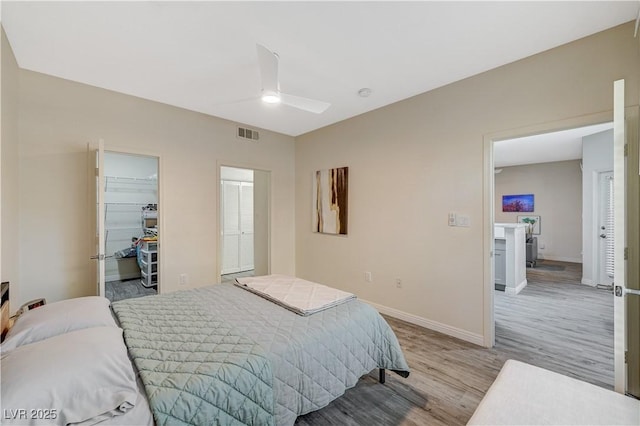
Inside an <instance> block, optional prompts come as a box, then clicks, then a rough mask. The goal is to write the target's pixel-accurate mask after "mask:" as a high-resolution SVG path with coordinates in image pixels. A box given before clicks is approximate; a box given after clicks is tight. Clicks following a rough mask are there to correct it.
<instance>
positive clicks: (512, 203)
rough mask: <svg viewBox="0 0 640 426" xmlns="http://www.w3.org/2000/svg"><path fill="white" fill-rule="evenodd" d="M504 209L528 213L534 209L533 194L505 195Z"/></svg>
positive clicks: (503, 198) (505, 210)
mask: <svg viewBox="0 0 640 426" xmlns="http://www.w3.org/2000/svg"><path fill="white" fill-rule="evenodd" d="M502 211H503V212H527V213H529V212H532V211H534V210H533V194H520V195H503V196H502Z"/></svg>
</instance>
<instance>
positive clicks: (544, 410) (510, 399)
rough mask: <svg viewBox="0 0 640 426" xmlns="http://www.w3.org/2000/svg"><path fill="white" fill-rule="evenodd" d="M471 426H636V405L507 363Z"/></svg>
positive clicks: (639, 407) (639, 420)
mask: <svg viewBox="0 0 640 426" xmlns="http://www.w3.org/2000/svg"><path fill="white" fill-rule="evenodd" d="M468 424H469V425H636V426H637V425H640V401H638V400H636V399H633V398H631V397H628V396H625V395H621V394H619V393H616V392H613V391H610V390H607V389H604V388H601V387H598V386H596V385H592V384H590V383H586V382H582V381H580V380H577V379H573V378H571V377H567V376H563V375H562V374H558V373H554V372H552V371H549V370H545V369H543V368H539V367H534V366H533V365H529V364H525V363H523V362H519V361H514V360H508V361H507V362H506V363H505V364H504V366H503V367H502V370H501V371H500V374H498V377H497V378H496V380H495V382H493V384H492V385H491V387H490V388H489V390H488V391H487V393H486V395H485V396H484V398H483V399H482V401H480V405H478V408H476V411H475V413H474V414H473V416H472V417H471V419H470V420H469V423H468Z"/></svg>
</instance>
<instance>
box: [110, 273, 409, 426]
mask: <svg viewBox="0 0 640 426" xmlns="http://www.w3.org/2000/svg"><path fill="white" fill-rule="evenodd" d="M113 310H114V312H115V314H116V316H117V318H118V320H119V322H120V325H121V326H122V328H123V329H124V337H125V342H126V344H127V347H128V348H129V353H130V355H131V357H132V359H133V362H134V364H135V366H136V368H137V369H138V370H139V372H140V377H141V379H142V382H143V384H144V387H145V391H146V393H147V396H148V398H149V404H150V406H151V409H152V412H153V415H154V418H155V421H156V423H157V424H158V425H185V424H192V425H205V424H206V425H214V424H215V425H241V424H246V425H293V423H294V422H295V419H296V418H297V416H299V415H301V414H305V413H308V412H311V411H314V410H317V409H319V408H322V407H324V406H326V405H327V404H329V403H330V402H331V401H333V400H334V399H335V398H337V397H339V396H340V395H342V394H343V393H344V392H345V390H346V389H348V388H350V387H353V386H355V384H356V383H357V381H358V379H359V378H360V377H361V376H362V375H364V374H366V373H368V372H370V371H371V370H373V369H375V368H386V369H392V370H398V371H407V372H408V371H409V368H408V366H407V363H406V361H405V359H404V355H403V354H402V350H401V349H400V346H399V344H398V341H397V339H396V336H395V335H394V334H393V331H392V330H391V328H390V327H389V325H388V324H387V323H386V321H384V319H383V318H382V317H381V316H380V315H379V314H378V312H377V311H376V310H375V309H373V308H372V307H371V306H369V305H367V304H365V303H362V302H360V301H358V300H353V301H350V302H347V303H344V304H342V305H340V306H337V307H335V308H331V309H328V310H325V311H322V312H319V313H317V314H314V315H311V316H308V317H302V316H299V315H296V314H295V313H292V312H290V311H288V310H286V309H284V308H282V307H280V306H278V305H275V304H273V303H271V302H269V301H267V300H265V299H262V298H261V297H259V296H256V295H254V294H252V293H250V292H248V291H246V290H243V289H240V288H237V287H235V286H233V285H225V284H222V285H214V286H209V287H202V288H199V289H194V290H187V291H179V292H175V293H171V294H167V295H159V296H148V297H143V298H138V299H129V300H124V301H121V302H115V303H113Z"/></svg>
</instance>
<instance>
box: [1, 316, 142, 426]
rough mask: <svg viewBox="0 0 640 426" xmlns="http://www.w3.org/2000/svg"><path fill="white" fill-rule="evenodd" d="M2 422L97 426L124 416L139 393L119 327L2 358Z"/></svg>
mask: <svg viewBox="0 0 640 426" xmlns="http://www.w3.org/2000/svg"><path fill="white" fill-rule="evenodd" d="M0 364H2V365H1V366H0V368H1V373H2V384H1V385H0V386H1V389H0V390H1V391H2V412H3V414H2V422H3V424H4V425H8V424H17V425H22V424H36V425H38V424H47V425H49V424H59V425H66V424H69V423H81V424H87V425H92V424H95V423H98V422H100V421H102V420H105V419H108V418H111V417H113V416H116V415H122V414H124V413H126V412H127V411H128V410H130V409H131V408H132V407H133V406H134V404H135V403H136V398H137V396H138V389H137V386H136V378H135V374H134V372H133V367H132V365H131V361H130V360H129V358H128V356H127V348H126V346H125V344H124V340H123V339H122V329H120V328H118V327H93V328H87V329H84V330H78V331H73V332H70V333H66V334H61V335H59V336H55V337H51V338H49V339H45V340H42V341H40V342H36V343H33V344H30V345H24V346H21V347H19V348H16V349H15V350H13V351H11V352H8V353H5V354H3V355H2V358H1V362H0Z"/></svg>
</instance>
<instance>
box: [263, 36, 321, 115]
mask: <svg viewBox="0 0 640 426" xmlns="http://www.w3.org/2000/svg"><path fill="white" fill-rule="evenodd" d="M256 49H257V51H258V65H259V66H260V78H261V82H262V94H261V98H262V101H263V102H265V103H268V104H278V103H282V104H284V105H288V106H290V107H293V108H297V109H301V110H303V111H307V112H312V113H315V114H322V113H323V112H324V111H326V110H327V108H329V107H330V106H331V104H330V103H328V102H324V101H318V100H316V99H308V98H303V97H301V96H294V95H289V94H286V93H282V92H280V81H279V80H278V61H279V59H280V58H279V57H278V55H277V54H276V53H274V52H272V51H270V50H269V49H267V48H266V47H264V46H263V45H261V44H256Z"/></svg>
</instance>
